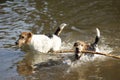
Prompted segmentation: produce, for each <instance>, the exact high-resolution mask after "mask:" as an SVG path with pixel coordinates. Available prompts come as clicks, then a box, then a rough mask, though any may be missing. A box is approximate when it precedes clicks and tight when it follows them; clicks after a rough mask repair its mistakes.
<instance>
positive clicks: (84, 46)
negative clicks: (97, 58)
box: [74, 28, 100, 60]
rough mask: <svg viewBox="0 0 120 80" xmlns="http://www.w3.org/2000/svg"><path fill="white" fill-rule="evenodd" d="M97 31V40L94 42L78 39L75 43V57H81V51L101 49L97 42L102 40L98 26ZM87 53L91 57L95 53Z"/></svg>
mask: <svg viewBox="0 0 120 80" xmlns="http://www.w3.org/2000/svg"><path fill="white" fill-rule="evenodd" d="M96 31H97V35H96V38H95V41H94V43H92V44H88V43H86V42H84V41H76V42H75V43H74V49H75V59H77V60H78V59H79V58H80V57H81V56H82V55H83V53H81V51H85V50H87V51H96V52H97V51H99V50H98V48H97V44H98V42H99V40H100V30H99V29H98V28H96ZM85 55H88V56H90V57H92V56H94V54H89V53H85Z"/></svg>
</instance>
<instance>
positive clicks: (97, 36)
mask: <svg viewBox="0 0 120 80" xmlns="http://www.w3.org/2000/svg"><path fill="white" fill-rule="evenodd" d="M96 31H97V35H96V38H95V42H94V43H93V45H97V44H98V42H99V40H100V30H99V29H98V28H96Z"/></svg>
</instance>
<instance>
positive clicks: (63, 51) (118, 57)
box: [55, 50, 120, 59]
mask: <svg viewBox="0 0 120 80" xmlns="http://www.w3.org/2000/svg"><path fill="white" fill-rule="evenodd" d="M70 52H72V53H74V50H60V51H55V53H70ZM81 52H82V53H90V54H99V55H104V56H107V57H112V58H116V59H120V56H116V55H112V54H108V53H101V52H95V51H87V50H85V51H81Z"/></svg>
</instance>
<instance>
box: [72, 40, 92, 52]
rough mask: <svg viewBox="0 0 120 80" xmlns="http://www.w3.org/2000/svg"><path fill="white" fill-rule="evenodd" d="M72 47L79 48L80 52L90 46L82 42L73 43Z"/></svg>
mask: <svg viewBox="0 0 120 80" xmlns="http://www.w3.org/2000/svg"><path fill="white" fill-rule="evenodd" d="M74 47H76V48H79V50H80V51H83V50H89V47H90V45H89V44H87V43H86V42H83V41H77V42H75V43H74Z"/></svg>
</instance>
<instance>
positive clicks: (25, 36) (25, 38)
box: [15, 32, 32, 47]
mask: <svg viewBox="0 0 120 80" xmlns="http://www.w3.org/2000/svg"><path fill="white" fill-rule="evenodd" d="M31 38H32V33H31V32H22V33H21V34H20V35H19V39H18V40H17V41H16V42H15V44H16V45H18V46H19V47H22V46H23V45H26V44H29V43H30V40H31Z"/></svg>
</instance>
